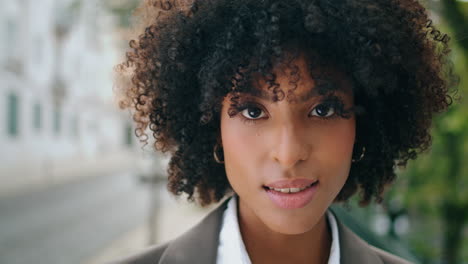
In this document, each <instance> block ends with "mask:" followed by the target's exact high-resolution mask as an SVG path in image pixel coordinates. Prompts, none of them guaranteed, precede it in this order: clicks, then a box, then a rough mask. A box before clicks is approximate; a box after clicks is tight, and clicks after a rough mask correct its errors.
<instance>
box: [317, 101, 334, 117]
mask: <svg viewBox="0 0 468 264" xmlns="http://www.w3.org/2000/svg"><path fill="white" fill-rule="evenodd" d="M333 114H335V108H334V107H333V106H332V105H330V104H320V105H318V106H316V107H315V108H314V109H313V110H312V112H311V115H313V116H318V117H330V116H332V115H333Z"/></svg>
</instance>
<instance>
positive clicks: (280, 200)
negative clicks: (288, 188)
mask: <svg viewBox="0 0 468 264" xmlns="http://www.w3.org/2000/svg"><path fill="white" fill-rule="evenodd" d="M318 185H319V182H318V181H316V182H315V183H313V184H312V185H311V186H310V187H307V188H306V189H305V190H302V191H300V192H296V193H283V192H278V191H275V190H270V189H268V188H267V187H264V190H265V192H266V193H267V195H268V198H270V200H271V201H272V202H273V203H274V204H275V205H276V206H278V207H279V208H282V209H298V208H302V207H305V206H306V205H307V204H309V203H310V201H312V199H313V198H314V196H315V193H316V192H317V188H318ZM292 188H294V187H292Z"/></svg>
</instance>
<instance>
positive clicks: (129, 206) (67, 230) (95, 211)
mask: <svg viewBox="0 0 468 264" xmlns="http://www.w3.org/2000/svg"><path fill="white" fill-rule="evenodd" d="M148 204H149V198H148V192H147V191H146V186H143V185H142V184H141V183H139V182H138V181H137V179H136V177H135V176H134V175H132V174H131V173H121V174H118V175H107V176H99V177H90V178H86V179H82V180H80V181H79V182H74V183H68V184H65V185H59V186H54V187H50V188H48V189H44V190H37V191H34V192H29V193H27V194H22V195H16V196H15V197H8V198H5V197H2V198H1V199H0V263H2V264H26V263H35V264H42V263H44V264H46V263H47V264H55V263H57V264H58V263H60V264H62V263H63V264H69V263H81V262H83V261H85V260H86V259H87V258H89V257H91V256H93V255H95V254H96V253H97V252H99V250H102V249H103V248H105V247H106V246H107V245H109V243H111V242H112V241H113V240H115V239H118V238H119V236H121V235H122V234H124V233H125V232H128V231H129V230H132V229H133V228H135V227H137V226H141V225H143V224H144V223H145V221H146V220H147V213H148V210H147V209H148Z"/></svg>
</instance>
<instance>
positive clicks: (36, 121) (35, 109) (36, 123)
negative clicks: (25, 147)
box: [33, 103, 42, 131]
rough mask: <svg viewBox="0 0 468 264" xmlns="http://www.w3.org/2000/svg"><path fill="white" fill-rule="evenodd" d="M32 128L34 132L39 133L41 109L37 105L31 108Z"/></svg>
mask: <svg viewBox="0 0 468 264" xmlns="http://www.w3.org/2000/svg"><path fill="white" fill-rule="evenodd" d="M33 126H34V129H36V131H40V130H41V127H42V108H41V105H40V104H39V103H35V104H34V106H33Z"/></svg>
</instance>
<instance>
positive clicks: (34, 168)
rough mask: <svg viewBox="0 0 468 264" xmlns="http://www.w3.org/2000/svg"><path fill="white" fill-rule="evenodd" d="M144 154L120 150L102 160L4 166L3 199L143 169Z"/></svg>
mask: <svg viewBox="0 0 468 264" xmlns="http://www.w3.org/2000/svg"><path fill="white" fill-rule="evenodd" d="M140 160H141V155H140V154H139V153H137V152H133V151H120V152H112V153H106V154H102V155H99V156H98V157H90V158H86V157H80V156H73V157H69V158H63V159H61V160H50V161H47V162H45V161H42V162H39V161H30V162H25V164H15V165H11V166H9V167H7V166H2V167H0V181H1V182H2V184H0V197H2V196H3V197H4V196H10V195H14V194H17V193H23V192H27V191H31V190H37V189H42V188H47V187H50V186H52V185H56V184H63V183H67V182H72V181H76V180H80V179H82V178H86V177H95V176H100V175H109V174H113V173H118V172H125V171H131V170H133V171H135V170H137V169H139V166H140V163H139V161H140Z"/></svg>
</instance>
